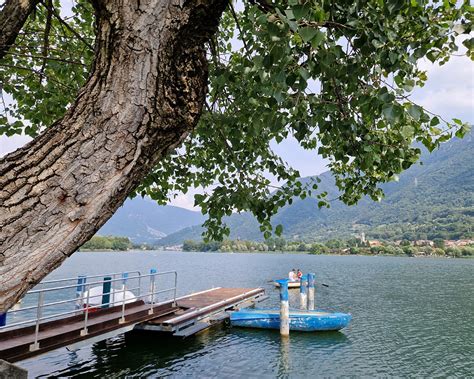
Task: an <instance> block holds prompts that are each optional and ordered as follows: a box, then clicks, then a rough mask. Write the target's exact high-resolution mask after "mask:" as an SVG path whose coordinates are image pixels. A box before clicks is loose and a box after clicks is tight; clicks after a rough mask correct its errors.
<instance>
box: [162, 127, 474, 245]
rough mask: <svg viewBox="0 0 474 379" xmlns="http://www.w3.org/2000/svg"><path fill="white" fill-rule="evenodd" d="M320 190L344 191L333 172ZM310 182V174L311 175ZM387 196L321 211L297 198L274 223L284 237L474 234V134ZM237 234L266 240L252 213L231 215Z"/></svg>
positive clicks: (181, 236)
mask: <svg viewBox="0 0 474 379" xmlns="http://www.w3.org/2000/svg"><path fill="white" fill-rule="evenodd" d="M320 179H321V183H320V184H319V191H320V192H322V191H326V192H328V196H327V198H328V199H329V200H332V199H337V197H338V192H337V189H336V187H335V185H334V180H333V178H332V176H331V174H330V173H324V174H322V175H320ZM308 180H309V178H308ZM382 188H383V189H384V191H385V195H386V196H385V198H384V199H383V200H382V201H381V202H380V203H376V202H373V201H372V200H370V199H362V200H361V201H360V202H359V204H358V205H357V206H352V207H348V206H346V205H344V204H343V203H341V202H340V201H338V200H333V201H331V203H330V204H331V207H330V208H329V209H326V208H323V209H318V207H317V200H316V199H309V198H307V199H305V200H300V199H296V200H295V201H294V202H293V204H292V205H291V206H286V207H285V208H283V209H282V210H281V211H280V212H279V213H278V214H277V215H276V216H275V217H274V218H273V223H274V224H275V225H276V224H282V225H283V227H284V237H285V238H287V239H298V240H305V241H320V240H327V239H331V238H348V237H351V236H353V235H354V234H360V233H361V232H364V233H365V234H366V235H367V236H368V237H369V238H375V239H392V240H397V239H410V240H414V239H434V238H443V239H461V238H472V237H473V235H474V135H473V133H472V132H471V133H470V134H468V135H467V136H465V137H464V139H462V140H459V139H454V140H452V141H450V142H448V143H446V144H444V145H442V146H441V147H440V148H439V149H438V150H435V151H434V152H433V153H431V154H429V153H428V152H424V153H423V155H422V159H421V162H420V164H416V165H415V166H413V167H411V168H410V169H409V170H407V171H406V172H405V173H403V174H402V175H401V176H400V179H399V181H398V182H391V183H387V184H385V185H383V186H382ZM227 223H228V225H230V227H231V236H230V237H231V238H233V239H235V238H240V239H250V240H261V239H262V238H263V237H262V235H261V233H260V232H259V228H258V224H257V223H256V221H255V220H254V219H253V218H252V217H251V216H250V215H248V214H242V215H234V216H231V217H230V218H228V219H227ZM201 233H202V228H201V227H199V226H195V227H192V228H187V229H184V230H181V231H179V232H177V233H174V234H172V235H170V236H168V237H166V238H164V239H163V240H162V241H160V243H162V244H178V243H182V241H184V240H186V239H195V240H197V239H200V235H201Z"/></svg>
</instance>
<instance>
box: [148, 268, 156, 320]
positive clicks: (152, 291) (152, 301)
mask: <svg viewBox="0 0 474 379" xmlns="http://www.w3.org/2000/svg"><path fill="white" fill-rule="evenodd" d="M155 274H156V269H154V268H152V269H151V270H150V310H149V311H148V314H150V315H152V314H153V305H154V304H155Z"/></svg>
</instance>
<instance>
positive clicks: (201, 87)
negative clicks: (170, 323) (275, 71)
mask: <svg viewBox="0 0 474 379" xmlns="http://www.w3.org/2000/svg"><path fill="white" fill-rule="evenodd" d="M226 4H227V1H226V0H206V1H200V0H188V1H186V0H184V1H183V0H161V1H160V0H156V1H153V0H138V1H137V0H135V1H132V0H121V1H113V0H107V1H95V2H94V6H95V8H96V16H97V25H98V34H97V45H96V52H97V55H96V61H95V64H94V68H93V70H92V73H91V76H90V78H89V80H88V81H87V83H86V85H85V86H84V88H83V89H82V90H81V91H80V93H79V95H78V97H77V100H76V102H75V103H74V104H73V105H72V106H71V108H70V109H69V110H68V112H67V113H66V115H65V116H64V118H63V119H62V120H59V121H58V122H56V123H55V124H54V125H52V126H51V127H50V128H48V129H47V130H46V131H45V132H44V133H43V134H41V135H40V136H39V137H38V138H36V139H35V140H33V141H32V142H31V143H29V144H28V145H26V146H25V147H23V148H21V149H19V150H17V151H15V152H13V153H11V154H9V155H7V156H6V157H5V158H3V159H2V160H0V313H1V312H4V311H5V310H7V309H8V308H10V307H11V306H12V305H13V304H14V303H15V302H16V301H17V300H18V299H19V298H20V297H21V296H22V295H23V294H24V293H25V292H26V291H27V290H28V289H30V288H31V287H32V286H33V285H35V284H36V283H38V282H39V281H40V280H41V279H42V278H43V277H44V276H45V275H47V274H48V273H49V272H51V271H52V270H53V269H54V268H55V267H57V266H59V264H60V263H61V262H62V261H63V260H64V259H65V258H66V257H68V256H69V255H71V254H72V253H73V252H74V251H76V250H77V248H78V247H79V246H81V245H82V244H83V243H84V242H85V241H87V240H88V239H89V238H91V237H92V236H93V235H94V233H95V232H96V231H97V230H98V229H99V228H100V227H101V226H102V225H103V224H104V223H105V222H106V221H107V220H108V219H109V218H110V217H111V216H112V214H113V213H114V212H115V211H116V209H117V208H118V207H119V206H120V205H121V204H122V203H123V201H124V200H125V198H126V197H127V194H128V193H130V191H131V190H133V188H134V187H136V186H137V185H138V183H139V182H140V180H141V179H142V178H143V177H144V175H146V173H147V172H148V171H149V170H150V168H151V167H152V166H153V165H154V164H155V163H156V162H157V161H158V160H159V159H160V157H162V156H163V155H164V154H166V152H167V151H168V150H169V149H172V148H174V147H176V146H177V145H178V144H179V143H180V142H181V141H182V140H183V138H184V137H185V136H186V135H187V134H188V133H189V131H190V130H191V129H192V128H193V127H194V126H195V124H196V122H197V120H198V118H199V115H200V113H201V110H202V106H203V102H204V98H205V91H206V86H207V64H206V56H205V49H204V46H203V44H204V42H205V41H206V40H207V39H208V38H209V37H210V36H211V35H212V34H213V33H215V31H216V29H217V25H218V21H219V18H220V15H221V13H222V12H223V10H224V8H225V6H226Z"/></svg>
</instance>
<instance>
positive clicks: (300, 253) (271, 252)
mask: <svg viewBox="0 0 474 379" xmlns="http://www.w3.org/2000/svg"><path fill="white" fill-rule="evenodd" d="M78 251H79V252H81V253H144V252H148V253H153V252H158V253H180V254H181V253H185V254H193V253H200V254H202V253H204V254H216V253H218V254H262V255H280V254H294V255H314V256H327V257H398V258H441V259H459V258H461V259H466V258H467V259H469V258H474V257H472V256H461V257H452V256H446V255H444V256H443V255H411V256H410V255H406V254H313V253H311V252H308V251H252V250H249V251H184V250H164V249H155V250H141V249H130V250H113V249H80V250H78Z"/></svg>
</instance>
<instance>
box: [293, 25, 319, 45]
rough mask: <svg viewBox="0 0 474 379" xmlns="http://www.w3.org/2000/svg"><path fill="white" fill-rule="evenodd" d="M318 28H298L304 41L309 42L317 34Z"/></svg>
mask: <svg viewBox="0 0 474 379" xmlns="http://www.w3.org/2000/svg"><path fill="white" fill-rule="evenodd" d="M318 31H319V30H318V29H316V28H311V27H308V26H305V27H303V28H300V29H299V30H298V32H299V35H300V36H301V38H302V40H303V41H304V42H310V41H311V40H312V39H313V38H314V37H315V36H316V35H317V34H318Z"/></svg>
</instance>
